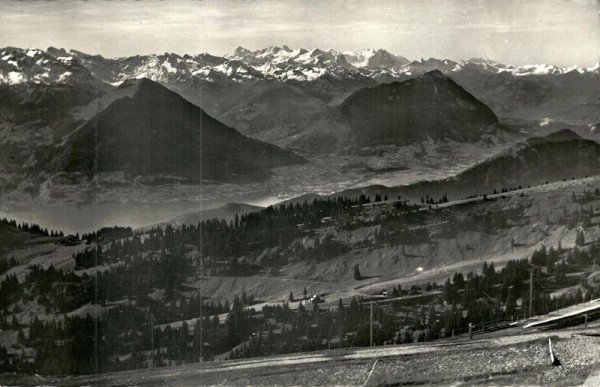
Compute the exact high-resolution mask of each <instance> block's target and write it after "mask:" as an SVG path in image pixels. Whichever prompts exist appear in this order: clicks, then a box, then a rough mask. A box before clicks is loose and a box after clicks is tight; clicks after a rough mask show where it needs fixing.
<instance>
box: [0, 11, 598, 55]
mask: <svg viewBox="0 0 600 387" xmlns="http://www.w3.org/2000/svg"><path fill="white" fill-rule="evenodd" d="M284 44H285V45H288V46H289V47H291V48H298V47H303V48H306V49H310V48H314V47H319V48H322V49H327V48H333V49H335V50H339V51H362V50H364V49H367V48H383V49H386V50H388V51H390V52H392V53H394V54H399V55H402V56H405V57H407V58H408V59H420V58H428V57H435V58H438V59H453V60H459V59H469V58H472V57H481V58H486V59H492V60H496V61H498V62H502V63H511V64H515V65H523V64H533V63H548V64H557V65H562V66H571V65H580V66H584V67H589V66H592V65H594V64H595V63H597V62H599V61H600V0H531V1H528V0H454V1H452V0H417V1H415V0H395V1H393V0H379V1H367V0H362V1H361V0H355V1H354V0H290V1H287V0H262V1H261V0H254V1H242V0H239V1H225V0H219V1H211V0H200V1H192V0H189V1H188V0H185V1H132V0H125V1H45V0H40V1H1V2H0V47H4V46H17V47H22V48H28V47H31V48H33V47H35V48H41V49H46V48H47V47H49V46H54V47H62V48H66V49H76V50H80V51H84V52H87V53H91V54H101V55H104V56H108V57H117V56H130V55H136V54H150V53H157V54H158V53H164V52H175V53H178V54H198V53H200V52H209V53H211V54H215V55H223V54H225V53H227V52H231V51H233V50H234V49H235V48H236V47H237V46H243V47H246V48H250V49H259V48H264V47H267V46H271V45H277V46H281V45H284Z"/></svg>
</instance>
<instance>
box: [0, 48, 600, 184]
mask: <svg viewBox="0 0 600 387" xmlns="http://www.w3.org/2000/svg"><path fill="white" fill-rule="evenodd" d="M136 79H138V80H139V79H146V80H144V81H138V82H135V81H132V80H136ZM158 84H160V85H162V86H164V87H162V86H159V85H158ZM133 89H135V90H137V91H136V92H134V93H133V94H131V95H129V94H128V93H129V92H130V91H131V90H133ZM146 89H148V90H152V91H151V92H150V91H144V90H146ZM128 90H129V91H128ZM598 90H600V66H598V65H597V66H593V67H590V68H580V67H577V66H574V67H569V68H564V67H558V66H550V65H537V66H533V65H532V66H512V65H504V64H500V63H496V62H492V61H488V60H483V59H471V60H467V61H459V62H455V61H451V60H438V59H433V58H430V59H421V60H417V61H410V60H408V59H406V58H404V57H402V56H399V55H394V54H392V53H389V52H387V51H385V50H374V49H371V50H366V51H363V52H360V53H353V52H339V51H334V50H320V49H313V50H305V49H290V48H289V47H286V46H283V47H268V48H266V49H263V50H255V51H252V50H247V49H244V48H241V47H240V48H238V49H236V50H235V51H234V52H232V53H231V54H228V55H225V56H222V57H220V56H214V55H210V54H206V53H204V54H198V55H194V56H191V55H183V56H181V55H177V54H172V53H165V54H162V55H144V56H132V57H124V58H114V59H109V58H104V57H102V56H99V55H89V54H86V53H82V52H78V51H73V50H71V51H67V50H64V49H57V48H48V49H47V50H45V51H44V50H37V49H20V48H12V47H7V48H3V49H0V183H2V185H3V186H4V187H11V184H17V183H14V181H15V179H17V177H18V176H17V175H15V173H17V172H15V171H21V170H23V169H24V168H25V169H27V170H29V171H35V172H40V171H45V170H46V169H48V168H52V170H53V171H65V170H66V171H77V172H82V173H83V174H86V175H90V173H91V171H107V172H108V171H114V170H117V169H119V168H120V169H123V168H124V169H125V170H126V171H127V172H128V173H131V174H133V175H135V174H146V173H150V174H158V175H165V176H175V177H177V178H181V179H192V180H194V179H197V178H199V176H198V174H197V172H194V171H198V168H197V166H198V165H199V163H200V161H201V159H202V162H203V163H204V162H206V163H207V164H205V165H210V168H209V169H204V170H203V178H205V179H221V181H230V180H231V179H234V180H235V179H238V178H240V176H244V177H248V178H250V179H257V178H264V177H265V176H267V175H268V172H267V171H268V170H269V169H270V168H272V167H273V166H277V165H288V164H290V163H296V162H302V161H301V159H300V158H299V157H298V156H296V155H294V154H293V153H291V152H289V151H286V150H282V149H279V148H277V147H283V148H298V149H301V150H302V151H306V152H318V153H322V152H325V153H331V152H352V150H353V149H356V148H360V147H371V146H375V147H377V146H380V145H383V146H388V145H392V146H396V147H397V146H404V145H410V144H421V143H423V142H425V141H430V140H431V141H434V142H436V141H437V142H442V143H443V142H457V143H465V142H466V143H469V144H476V145H478V146H479V145H481V146H485V144H486V142H488V141H492V142H493V141H495V139H498V138H500V139H502V137H503V136H505V135H507V134H509V133H514V132H510V131H508V130H507V128H506V127H505V126H503V125H502V124H501V123H502V122H503V121H504V120H505V119H506V118H516V119H520V120H527V121H528V122H530V123H531V125H535V126H537V125H543V124H544V123H545V122H551V121H552V120H554V121H558V122H567V123H569V124H574V125H580V126H581V125H589V127H590V128H591V130H592V132H593V129H594V128H597V125H598V123H599V122H600V113H599V112H600V99H599V96H600V95H599V94H598ZM154 92H157V96H156V97H154V96H151V94H154ZM175 93H176V94H179V95H178V96H175V95H176V94H175ZM165 101H169V103H167V104H165V103H164V102H165ZM193 105H196V106H195V107H193V108H192V107H191V106H193ZM152 106H154V107H155V108H154V107H152ZM200 109H201V110H200ZM113 110H115V111H118V113H116V112H115V111H113ZM165 117H168V118H165ZM200 117H206V119H204V118H203V120H204V122H205V123H206V125H208V124H209V123H210V125H208V126H207V128H206V133H211V135H209V136H203V138H204V140H205V142H206V144H207V145H206V146H207V147H208V146H209V144H211V145H210V147H209V148H210V149H209V148H203V147H201V146H195V145H194V144H195V143H194V141H196V140H197V138H196V137H194V136H197V135H198V134H197V133H196V132H194V130H193V129H192V126H193V125H194V124H195V123H196V121H195V120H199V119H200ZM92 121H93V122H94V124H92V123H91V122H92ZM499 122H500V123H499ZM96 124H98V125H100V126H98V128H101V129H102V131H101V133H100V138H99V139H100V142H99V146H100V150H101V153H99V158H98V159H97V160H95V161H94V163H95V164H94V165H92V164H90V162H91V161H90V160H88V159H86V160H84V157H83V153H82V152H84V153H85V152H87V151H88V150H89V149H88V148H86V147H87V146H89V144H91V136H92V132H93V131H92V128H96V126H94V125H96ZM190 125H192V126H190ZM211 125H212V126H211ZM209 126H211V127H212V129H211V128H209ZM175 128H177V130H174V129H175ZM155 130H156V131H157V132H156V133H157V135H148V134H149V133H150V134H154V133H155V132H154V131H155ZM596 130H597V129H596ZM238 131H239V133H241V134H243V135H246V136H249V137H252V138H253V140H250V139H248V138H246V137H243V136H240V137H238V135H239V133H238ZM167 132H168V133H169V135H168V136H167V135H166V134H165V133H167ZM161 133H162V134H161ZM194 133H195V134H194ZM94 135H96V133H95V132H94ZM233 138H235V140H233ZM186 140H189V141H186ZM255 140H258V141H255ZM211 141H213V143H214V144H216V145H215V147H213V145H214V144H213V143H211ZM182 143H184V144H182ZM265 143H269V144H273V145H274V146H277V147H273V145H267V144H265ZM118 144H121V145H118ZM196 145H197V144H196ZM136 147H137V148H136ZM163 147H165V148H166V147H170V149H172V150H175V152H167V151H165V149H163ZM142 149H148V150H149V152H148V153H144V152H143V151H142ZM192 149H193V150H194V151H196V152H197V154H194V156H191V155H190V153H189V152H191V150H192ZM201 149H202V151H200V150H201ZM213 149H215V150H213ZM242 149H248V151H247V152H245V151H242ZM223 152H224V153H223ZM257 152H258V153H257ZM150 153H153V154H154V155H155V157H154V158H152V157H150V156H149V154H150ZM200 153H201V154H202V156H200ZM256 154H260V155H268V154H272V155H273V156H272V157H267V158H266V159H264V160H263V161H265V160H266V161H265V162H264V163H263V162H262V161H258V160H252V157H250V156H251V155H256ZM156 155H158V156H156ZM223 155H225V156H223ZM204 158H210V160H212V161H210V160H209V159H206V160H204ZM160 159H162V160H163V161H158V160H160ZM184 160H188V161H187V162H184ZM448 160H449V161H448V162H449V163H451V162H452V155H448ZM117 164H119V165H117ZM97 168H99V169H97ZM211 168H215V169H214V170H212V172H211ZM219 168H224V169H221V170H219ZM225 170H227V171H228V172H227V173H226V174H225V175H223V174H222V173H223V172H224V171H225ZM249 170H253V171H256V172H255V173H256V174H255V175H254V176H252V175H251V174H248V173H247V172H248V171H249ZM11 176H13V177H14V178H13V177H11ZM15 176H16V177H15ZM40 176H41V177H40V179H42V178H45V177H44V176H45V175H43V176H42V175H40ZM17 180H18V179H17ZM13 188H14V187H13Z"/></svg>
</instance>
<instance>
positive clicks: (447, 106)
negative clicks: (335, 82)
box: [337, 70, 498, 145]
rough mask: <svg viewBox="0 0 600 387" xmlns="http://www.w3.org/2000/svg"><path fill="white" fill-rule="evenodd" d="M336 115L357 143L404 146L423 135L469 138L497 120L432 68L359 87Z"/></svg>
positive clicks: (473, 137)
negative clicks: (401, 79) (407, 77)
mask: <svg viewBox="0 0 600 387" xmlns="http://www.w3.org/2000/svg"><path fill="white" fill-rule="evenodd" d="M337 113H338V114H339V116H340V118H341V119H342V120H344V121H346V122H347V124H348V125H349V126H350V128H351V133H352V136H353V137H355V138H356V140H357V141H359V142H360V143H361V144H398V145H405V144H410V143H412V142H419V141H424V140H426V139H428V138H430V139H434V140H436V139H441V140H455V141H463V142H472V141H476V140H479V139H481V136H482V134H483V133H485V132H486V131H487V130H488V128H489V126H491V125H494V124H497V123H498V119H497V118H496V116H495V115H494V113H493V112H492V111H491V110H490V109H489V108H488V107H487V106H486V105H484V104H483V103H482V102H480V101H478V100H477V99H476V98H475V97H473V96H472V95H471V94H469V93H467V92H466V91H465V90H464V89H463V88H462V87H460V86H458V85H457V84H456V83H455V82H454V81H453V80H452V79H450V78H448V77H446V76H445V75H443V74H442V73H441V72H440V71H437V70H434V71H431V72H428V73H425V74H423V75H422V76H420V77H418V78H415V79H411V80H408V81H404V82H392V83H389V84H382V85H379V86H376V87H372V88H365V89H361V90H358V91H356V92H355V93H353V94H352V95H351V96H350V97H348V98H347V99H346V100H345V101H344V102H343V103H342V104H341V105H340V107H339V108H338V111H337Z"/></svg>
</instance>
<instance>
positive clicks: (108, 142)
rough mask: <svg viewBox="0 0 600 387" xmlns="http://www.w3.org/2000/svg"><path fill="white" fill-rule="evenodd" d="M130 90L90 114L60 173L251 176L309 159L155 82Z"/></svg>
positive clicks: (65, 150)
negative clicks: (251, 134)
mask: <svg viewBox="0 0 600 387" xmlns="http://www.w3.org/2000/svg"><path fill="white" fill-rule="evenodd" d="M120 89H121V92H122V91H123V90H125V91H127V92H128V93H129V95H128V96H125V97H122V98H118V99H116V100H115V101H113V102H112V103H110V104H109V105H108V106H107V107H106V108H105V109H104V110H102V111H100V112H99V113H98V114H97V115H96V116H94V117H92V118H91V119H90V120H89V121H88V122H86V123H85V124H84V125H82V126H81V127H80V128H79V129H78V130H77V131H76V132H75V133H73V134H72V135H71V136H69V138H68V140H67V142H66V144H65V146H64V147H62V149H61V150H60V152H59V153H58V155H57V156H56V157H55V158H54V160H53V165H54V167H55V168H56V170H57V171H66V172H83V173H85V174H86V175H88V176H92V175H93V174H94V173H97V172H116V171H125V172H127V173H129V174H131V175H169V176H176V177H182V178H188V179H194V180H196V179H205V180H217V181H228V180H234V179H235V180H237V181H240V180H244V179H249V180H253V179H256V178H264V177H266V176H267V175H268V169H269V168H273V167H277V166H283V165H289V164H295V163H301V162H303V159H302V158H300V157H298V156H296V155H294V154H293V153H290V152H288V151H284V150H282V149H280V148H278V147H276V146H274V145H270V144H265V143H262V142H260V141H257V140H253V139H250V138H247V137H245V136H243V135H241V134H240V133H239V132H237V131H236V130H234V129H231V128H229V127H227V126H226V125H224V124H222V123H221V122H219V121H217V120H216V119H214V118H213V117H211V116H209V115H208V114H206V113H205V112H204V111H203V110H202V109H200V108H199V107H197V106H195V105H193V104H192V103H190V102H188V101H187V100H185V99H184V98H183V97H181V96H180V95H178V94H176V93H174V92H172V91H170V90H168V89H167V88H165V87H164V86H161V85H159V84H158V83H156V82H153V81H151V80H149V79H140V80H131V81H127V82H124V83H123V84H122V85H121V86H120Z"/></svg>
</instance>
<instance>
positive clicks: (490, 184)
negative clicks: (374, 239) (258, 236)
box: [292, 129, 600, 202]
mask: <svg viewBox="0 0 600 387" xmlns="http://www.w3.org/2000/svg"><path fill="white" fill-rule="evenodd" d="M598 174H600V144H598V143H597V142H595V141H592V140H587V139H583V138H581V137H580V136H579V135H577V134H576V133H575V132H573V131H571V130H569V129H563V130H560V131H558V132H554V133H552V134H550V135H548V136H546V137H533V138H530V139H528V140H527V141H525V142H520V143H518V144H516V145H514V146H512V147H510V148H508V149H506V150H504V151H502V152H500V153H499V154H497V155H495V156H493V157H491V158H489V159H487V160H485V161H483V162H481V163H479V164H476V165H474V166H472V167H470V168H467V169H466V170H464V171H463V172H461V173H459V174H457V175H456V176H453V177H449V178H446V179H442V180H433V181H421V182H417V183H414V184H409V185H405V186H396V187H386V186H383V185H373V186H367V187H362V188H355V189H350V190H345V191H342V192H338V193H336V194H333V195H332V196H349V197H358V196H359V195H361V194H364V195H367V196H371V197H374V196H375V194H377V193H378V194H381V195H384V194H386V195H388V196H389V197H390V198H396V197H398V196H401V197H402V198H404V199H407V200H413V201H419V200H420V199H421V198H423V197H426V196H429V197H431V198H434V199H435V200H438V199H440V198H441V197H442V196H443V195H447V196H449V197H450V199H451V200H456V199H461V198H464V197H467V196H471V195H483V194H488V195H489V194H491V193H492V192H494V191H496V192H502V190H504V189H506V190H510V189H514V188H517V187H528V186H535V185H540V184H544V183H546V182H554V181H561V180H571V179H576V178H582V177H586V176H593V175H598ZM303 200H304V198H303V197H301V198H298V199H295V200H292V201H294V202H297V201H303Z"/></svg>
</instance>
